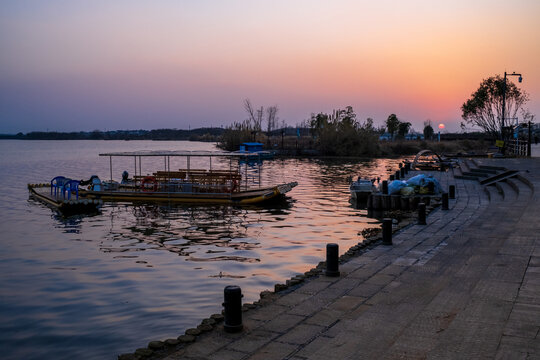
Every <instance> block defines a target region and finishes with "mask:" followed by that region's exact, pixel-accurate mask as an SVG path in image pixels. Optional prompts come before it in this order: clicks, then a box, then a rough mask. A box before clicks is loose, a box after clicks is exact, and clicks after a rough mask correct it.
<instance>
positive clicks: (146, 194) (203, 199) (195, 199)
mask: <svg viewBox="0 0 540 360" xmlns="http://www.w3.org/2000/svg"><path fill="white" fill-rule="evenodd" d="M296 185H298V183H296V182H292V183H287V184H280V185H276V186H271V187H267V188H257V189H252V190H245V191H238V192H233V193H195V192H193V193H192V192H159V191H132V190H122V189H120V190H114V191H91V190H82V189H81V190H79V196H80V197H82V198H87V199H100V200H103V201H112V202H116V201H127V202H176V203H193V204H198V203H199V204H233V205H248V204H258V203H262V202H266V201H269V200H272V199H275V198H276V197H279V196H281V195H284V194H285V193H287V192H289V191H290V190H291V189H292V188H293V187H295V186H296Z"/></svg>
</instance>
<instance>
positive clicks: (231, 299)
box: [223, 285, 244, 333]
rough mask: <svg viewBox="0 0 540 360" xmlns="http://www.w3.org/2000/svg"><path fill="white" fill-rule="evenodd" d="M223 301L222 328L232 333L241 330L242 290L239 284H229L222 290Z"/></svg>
mask: <svg viewBox="0 0 540 360" xmlns="http://www.w3.org/2000/svg"><path fill="white" fill-rule="evenodd" d="M223 293H224V297H225V302H223V307H224V308H225V314H224V316H225V323H224V325H223V328H224V329H225V331H226V332H230V333H234V332H239V331H242V328H243V327H244V326H243V325H242V290H241V289H240V287H239V286H236V285H229V286H226V287H225V290H224V291H223Z"/></svg>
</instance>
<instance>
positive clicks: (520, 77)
mask: <svg viewBox="0 0 540 360" xmlns="http://www.w3.org/2000/svg"><path fill="white" fill-rule="evenodd" d="M507 76H519V78H518V81H519V82H520V83H521V82H522V81H523V77H522V76H521V74H516V72H515V71H514V72H513V73H511V74H507V73H506V71H505V72H504V82H503V103H502V119H501V120H502V121H501V137H502V135H503V127H504V113H505V111H506V77H507Z"/></svg>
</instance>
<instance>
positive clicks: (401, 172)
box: [399, 167, 405, 179]
mask: <svg viewBox="0 0 540 360" xmlns="http://www.w3.org/2000/svg"><path fill="white" fill-rule="evenodd" d="M399 175H400V176H401V178H402V179H405V168H404V167H402V168H400V169H399Z"/></svg>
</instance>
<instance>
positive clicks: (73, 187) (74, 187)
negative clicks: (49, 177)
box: [63, 179, 80, 200]
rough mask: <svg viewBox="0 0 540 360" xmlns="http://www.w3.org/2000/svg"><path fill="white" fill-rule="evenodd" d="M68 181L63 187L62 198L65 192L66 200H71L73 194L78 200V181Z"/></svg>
mask: <svg viewBox="0 0 540 360" xmlns="http://www.w3.org/2000/svg"><path fill="white" fill-rule="evenodd" d="M66 180H68V181H67V182H66V184H65V185H64V194H63V196H64V197H66V195H65V192H67V198H68V200H69V199H71V193H72V192H75V198H76V199H77V200H79V183H80V181H78V180H70V179H66Z"/></svg>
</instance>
